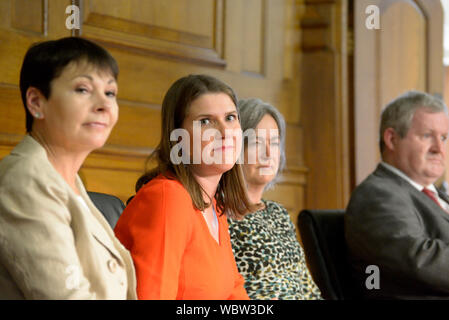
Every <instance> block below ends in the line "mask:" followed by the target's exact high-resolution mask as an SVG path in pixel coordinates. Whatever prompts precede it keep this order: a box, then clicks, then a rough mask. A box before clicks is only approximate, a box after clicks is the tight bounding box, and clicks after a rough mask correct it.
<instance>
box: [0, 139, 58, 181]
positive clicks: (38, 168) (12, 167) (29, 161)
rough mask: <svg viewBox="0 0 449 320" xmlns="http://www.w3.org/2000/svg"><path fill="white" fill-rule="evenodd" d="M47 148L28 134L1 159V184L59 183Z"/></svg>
mask: <svg viewBox="0 0 449 320" xmlns="http://www.w3.org/2000/svg"><path fill="white" fill-rule="evenodd" d="M55 172H56V171H55V170H54V169H53V167H52V165H51V163H50V162H49V161H48V158H47V155H46V153H45V150H44V149H43V148H42V147H41V146H40V145H39V144H38V143H37V142H36V141H35V140H34V139H33V138H31V137H28V136H26V137H25V138H24V139H23V140H22V141H21V142H20V143H19V144H18V145H17V146H16V147H15V148H14V149H13V150H12V151H11V153H10V154H9V155H8V156H6V157H5V158H3V159H2V160H1V161H0V185H2V186H10V187H11V186H17V187H19V188H21V187H29V186H31V185H35V184H39V183H42V184H45V185H50V184H52V182H54V183H56V184H59V183H60V179H58V176H57V175H56V174H55Z"/></svg>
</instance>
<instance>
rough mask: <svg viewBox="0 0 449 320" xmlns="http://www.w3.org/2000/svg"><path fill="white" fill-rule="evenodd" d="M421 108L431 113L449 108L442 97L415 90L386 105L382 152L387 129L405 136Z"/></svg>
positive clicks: (382, 116) (380, 138) (381, 124)
mask: <svg viewBox="0 0 449 320" xmlns="http://www.w3.org/2000/svg"><path fill="white" fill-rule="evenodd" d="M421 108H425V109H426V111H428V112H430V113H438V112H444V113H445V114H448V109H447V107H446V105H445V104H444V102H443V100H442V99H441V98H440V97H437V96H434V95H430V94H428V93H425V92H421V91H414V90H412V91H407V92H405V93H404V94H402V95H400V96H399V97H397V98H395V99H394V100H393V101H391V102H389V103H388V104H387V105H386V106H385V108H384V109H383V111H382V115H381V121H380V130H379V134H380V137H379V147H380V153H381V154H382V152H383V151H384V149H385V142H384V139H383V136H384V132H385V130H387V129H388V128H393V129H394V131H395V132H396V133H397V134H398V135H399V136H400V137H401V138H404V137H405V136H406V135H407V132H408V130H409V129H410V126H411V124H412V119H413V116H414V115H415V112H416V111H417V110H418V109H421Z"/></svg>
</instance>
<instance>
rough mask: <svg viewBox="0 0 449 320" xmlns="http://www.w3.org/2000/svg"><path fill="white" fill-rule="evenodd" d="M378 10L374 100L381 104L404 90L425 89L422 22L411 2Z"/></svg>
mask: <svg viewBox="0 0 449 320" xmlns="http://www.w3.org/2000/svg"><path fill="white" fill-rule="evenodd" d="M383 11H385V12H384V13H383ZM380 13H381V17H382V28H381V29H380V30H379V32H378V37H377V41H378V42H377V43H376V44H375V46H376V47H377V48H378V50H377V53H378V56H376V57H375V61H376V62H377V68H376V69H377V72H378V77H377V78H376V81H377V85H376V86H377V88H378V90H379V96H378V98H379V99H378V103H379V106H381V107H383V106H384V105H385V104H387V103H388V102H389V101H391V100H392V99H393V98H394V97H396V96H398V95H399V94H401V93H403V92H405V91H407V90H410V89H416V90H421V91H425V90H426V82H427V81H426V61H427V59H426V21H425V17H424V13H423V12H422V11H421V10H420V9H419V7H418V6H417V5H416V4H414V3H412V2H411V3H401V2H395V3H392V4H391V6H390V7H387V8H382V10H381V12H380ZM405 74H406V75H407V76H406V77H405V76H404V75H405ZM379 111H380V108H379ZM376 119H379V117H378V118H376Z"/></svg>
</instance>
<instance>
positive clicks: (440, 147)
mask: <svg viewBox="0 0 449 320" xmlns="http://www.w3.org/2000/svg"><path fill="white" fill-rule="evenodd" d="M445 150H446V142H445V141H444V140H443V139H442V137H439V136H437V137H435V138H434V139H433V143H432V149H431V151H432V152H434V153H440V154H444V153H445Z"/></svg>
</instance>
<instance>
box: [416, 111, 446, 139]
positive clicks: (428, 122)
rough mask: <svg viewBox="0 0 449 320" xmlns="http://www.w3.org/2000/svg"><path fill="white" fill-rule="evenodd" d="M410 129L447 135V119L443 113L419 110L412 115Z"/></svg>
mask: <svg viewBox="0 0 449 320" xmlns="http://www.w3.org/2000/svg"><path fill="white" fill-rule="evenodd" d="M410 129H416V130H419V129H422V130H425V129H430V130H436V131H441V132H444V133H447V131H448V130H449V117H448V115H447V114H446V113H445V112H429V110H426V109H425V108H421V109H418V110H417V111H416V112H415V114H414V115H413V118H412V123H411V127H410Z"/></svg>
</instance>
